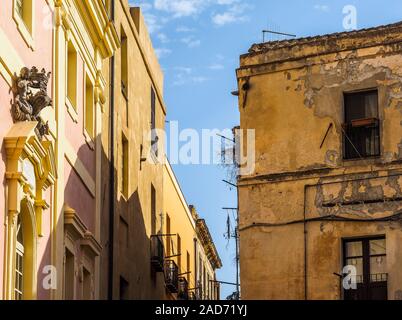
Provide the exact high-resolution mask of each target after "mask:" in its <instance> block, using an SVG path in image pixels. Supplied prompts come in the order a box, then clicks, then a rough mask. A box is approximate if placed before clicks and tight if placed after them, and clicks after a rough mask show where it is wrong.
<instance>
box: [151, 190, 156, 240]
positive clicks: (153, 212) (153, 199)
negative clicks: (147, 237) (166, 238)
mask: <svg viewBox="0 0 402 320" xmlns="http://www.w3.org/2000/svg"><path fill="white" fill-rule="evenodd" d="M151 232H152V235H155V234H156V190H155V187H154V186H153V185H151Z"/></svg>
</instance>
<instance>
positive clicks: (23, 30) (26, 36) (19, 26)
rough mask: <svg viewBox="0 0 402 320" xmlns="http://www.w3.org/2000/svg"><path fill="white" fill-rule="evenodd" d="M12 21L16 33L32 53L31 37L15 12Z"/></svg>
mask: <svg viewBox="0 0 402 320" xmlns="http://www.w3.org/2000/svg"><path fill="white" fill-rule="evenodd" d="M13 19H14V21H15V24H16V25H17V30H18V32H19V33H20V34H21V36H22V38H23V39H24V41H25V43H26V45H27V46H28V48H30V49H31V50H32V51H35V41H34V38H33V36H32V33H31V32H30V31H29V30H28V28H27V26H26V24H25V22H24V20H23V19H22V18H21V17H20V15H19V14H18V13H17V12H15V11H14V13H13Z"/></svg>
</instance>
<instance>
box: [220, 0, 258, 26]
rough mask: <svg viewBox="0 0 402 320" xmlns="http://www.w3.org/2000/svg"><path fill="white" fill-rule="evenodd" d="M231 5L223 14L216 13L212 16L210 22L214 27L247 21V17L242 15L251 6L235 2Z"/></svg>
mask: <svg viewBox="0 0 402 320" xmlns="http://www.w3.org/2000/svg"><path fill="white" fill-rule="evenodd" d="M220 1H230V0H220ZM233 3H234V4H233V5H232V6H231V7H229V8H228V9H227V10H226V11H225V12H223V13H217V14H214V15H213V16H212V22H213V23H214V24H215V25H217V26H224V25H226V24H230V23H239V22H244V21H247V20H248V17H247V16H246V15H244V12H245V11H246V10H247V9H250V8H251V6H250V5H248V4H237V1H236V2H233Z"/></svg>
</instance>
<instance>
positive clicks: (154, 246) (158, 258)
mask: <svg viewBox="0 0 402 320" xmlns="http://www.w3.org/2000/svg"><path fill="white" fill-rule="evenodd" d="M163 251H164V248H163V242H162V240H161V239H160V237H159V236H157V235H155V236H151V265H152V268H153V270H154V271H156V272H163V271H164V270H163V267H164V258H163V257H164V255H163Z"/></svg>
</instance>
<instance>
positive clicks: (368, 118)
mask: <svg viewBox="0 0 402 320" xmlns="http://www.w3.org/2000/svg"><path fill="white" fill-rule="evenodd" d="M344 146H345V147H344V158H345V159H358V158H366V157H373V156H379V155H380V130H379V119H378V92H377V90H371V91H366V92H357V93H347V94H345V124H344Z"/></svg>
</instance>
